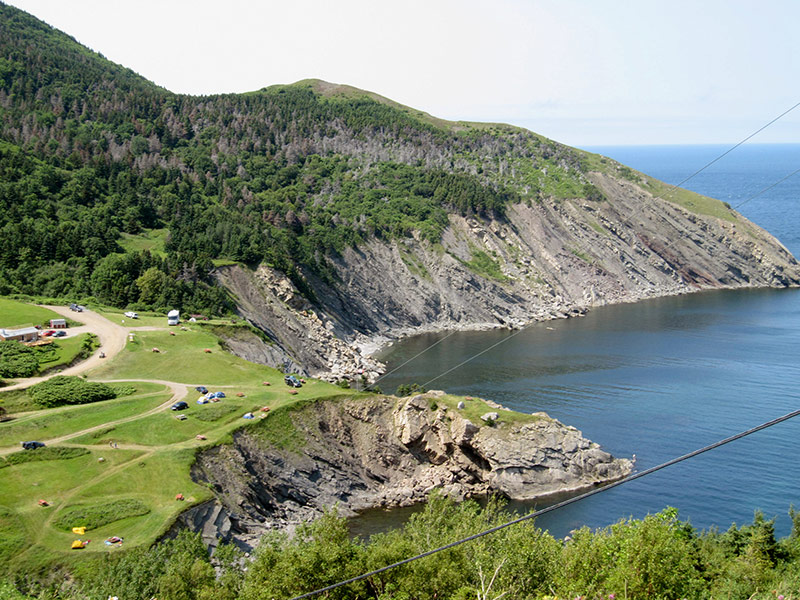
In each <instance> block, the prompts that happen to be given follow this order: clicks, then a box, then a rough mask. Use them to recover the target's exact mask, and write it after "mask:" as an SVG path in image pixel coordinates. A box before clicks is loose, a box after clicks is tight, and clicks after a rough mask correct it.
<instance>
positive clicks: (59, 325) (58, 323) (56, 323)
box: [50, 319, 67, 329]
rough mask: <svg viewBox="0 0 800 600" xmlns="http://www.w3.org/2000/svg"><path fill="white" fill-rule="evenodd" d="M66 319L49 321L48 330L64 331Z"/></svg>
mask: <svg viewBox="0 0 800 600" xmlns="http://www.w3.org/2000/svg"><path fill="white" fill-rule="evenodd" d="M66 328H67V320H66V319H50V329H66Z"/></svg>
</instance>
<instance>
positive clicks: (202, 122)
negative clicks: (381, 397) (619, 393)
mask: <svg viewBox="0 0 800 600" xmlns="http://www.w3.org/2000/svg"><path fill="white" fill-rule="evenodd" d="M0 26H2V28H3V31H4V35H3V36H2V38H0V56H2V57H3V58H2V59H0V174H1V175H2V183H0V294H9V293H28V294H43V295H49V296H62V297H63V296H70V297H76V298H77V297H83V298H86V297H94V298H95V299H96V300H97V301H99V302H102V303H106V304H110V305H113V306H119V307H123V306H124V307H130V308H131V309H133V310H146V309H161V310H163V309H167V308H172V307H176V306H177V307H180V308H181V309H182V310H183V311H184V312H190V313H191V312H207V313H214V314H219V313H225V312H231V311H235V312H238V313H239V314H240V315H242V316H244V317H245V318H247V319H248V320H249V321H250V322H251V323H253V324H254V325H256V326H257V327H259V328H261V329H262V330H263V331H265V332H266V333H267V336H268V337H270V339H271V340H272V342H273V346H274V347H273V348H271V349H269V350H267V349H265V348H261V349H257V348H251V349H250V350H248V349H247V348H246V345H242V344H238V345H237V347H238V348H239V349H240V350H239V351H241V352H243V353H245V354H250V355H253V356H260V357H261V359H260V360H263V361H265V362H270V363H271V364H273V365H276V366H285V365H292V368H297V369H301V370H305V371H306V372H308V373H310V374H314V375H318V376H324V377H327V378H333V379H337V378H346V379H350V380H352V379H358V378H359V376H360V375H361V374H363V372H365V371H366V372H369V373H375V372H378V371H379V370H380V367H379V365H376V364H375V363H374V361H371V360H370V359H368V357H366V356H365V353H366V349H367V348H374V346H375V345H376V344H380V343H383V342H385V341H387V340H391V339H394V338H396V337H398V336H401V335H408V334H412V333H414V332H419V331H429V330H438V329H452V328H483V327H497V326H500V327H509V326H510V327H520V326H523V325H524V324H526V323H528V322H531V321H535V320H539V319H544V318H553V317H557V316H564V315H570V314H580V313H581V312H582V311H584V310H587V309H589V308H591V307H593V306H598V305H602V304H606V303H610V302H628V301H634V300H637V299H641V298H647V297H653V296H658V295H664V294H677V293H685V292H688V291H693V290H696V289H708V288H716V287H754V286H795V285H798V284H800V268H798V265H797V263H796V261H795V260H794V258H793V257H792V256H791V255H790V254H789V253H788V252H787V251H786V249H785V248H783V246H781V245H780V243H779V242H777V240H775V239H774V238H772V237H771V236H769V235H768V234H767V233H766V232H764V231H763V230H761V229H760V228H758V227H757V226H756V225H754V224H752V223H750V222H749V221H747V220H746V219H744V218H743V217H742V216H741V215H739V214H738V213H736V212H735V211H733V210H732V209H731V208H730V206H727V205H725V204H724V203H722V202H719V201H717V200H713V199H709V198H705V197H703V196H700V195H698V194H694V193H692V192H688V191H686V190H681V189H672V188H670V187H669V186H667V185H666V184H664V183H662V182H659V181H657V180H655V179H653V178H651V177H649V176H647V175H644V174H642V173H638V172H636V171H634V170H632V169H630V168H628V167H626V166H624V165H621V164H619V163H617V162H616V161H613V160H611V159H608V158H606V157H602V156H599V155H595V154H591V153H589V152H585V151H582V150H577V149H574V148H569V147H568V146H565V145H563V144H559V143H558V142H555V141H552V140H548V139H547V138H544V137H542V136H540V135H538V134H535V133H533V132H529V131H527V130H524V129H521V128H517V127H513V126H508V125H502V124H475V123H468V122H464V121H458V122H452V121H444V120H442V119H438V118H436V117H434V116H431V115H427V114H426V113H424V112H422V111H418V110H416V109H413V108H410V107H405V106H403V105H401V104H399V103H396V102H394V101H392V100H390V99H387V98H384V97H382V96H380V95H378V94H374V93H372V92H368V91H363V90H358V89H357V88H354V87H352V86H346V85H340V84H330V83H327V82H323V81H321V80H303V81H300V82H297V83H295V84H290V85H276V86H270V87H266V88H262V89H261V90H256V91H253V92H248V93H246V94H214V95H207V96H187V95H181V94H174V93H172V92H169V91H168V90H165V89H163V88H160V87H158V86H156V85H155V84H153V83H151V82H149V81H147V80H146V79H145V78H143V77H141V76H139V75H136V74H135V73H133V72H132V71H130V70H129V69H125V68H124V67H122V66H119V65H115V64H114V63H112V62H110V61H107V60H106V59H104V58H102V57H101V56H100V55H98V54H97V53H94V52H92V51H90V50H88V49H87V48H85V47H83V46H81V45H80V44H78V43H77V42H76V41H75V40H74V39H72V38H70V37H69V36H67V35H66V34H62V33H61V32H58V31H57V30H55V29H53V28H50V27H49V26H46V25H44V24H42V23H41V22H40V21H38V20H36V19H34V18H33V17H30V16H29V15H26V14H25V13H23V12H22V11H19V10H17V9H14V8H11V7H8V6H6V5H0ZM153 230H158V231H162V230H163V231H164V232H165V233H164V234H163V248H162V249H160V250H159V251H158V252H151V251H149V250H147V249H133V248H134V247H135V246H136V243H135V241H136V239H137V236H143V237H146V234H147V233H148V232H151V231H153ZM123 234H124V235H123ZM131 240H133V241H134V242H133V243H132V242H131ZM226 265H228V266H226ZM232 265H238V266H232ZM270 306H272V307H273V308H270ZM275 307H280V309H279V310H278V309H277V308H275ZM311 313H313V314H314V315H315V316H314V317H311V316H310V315H311ZM334 339H335V340H337V341H336V342H334V341H333V340H334ZM254 343H255V344H258V343H259V342H254ZM362 350H363V351H362Z"/></svg>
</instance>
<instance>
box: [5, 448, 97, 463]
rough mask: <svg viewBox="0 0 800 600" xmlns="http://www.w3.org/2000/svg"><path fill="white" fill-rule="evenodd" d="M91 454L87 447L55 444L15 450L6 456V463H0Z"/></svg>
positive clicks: (57, 458) (61, 458) (26, 461)
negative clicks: (68, 446) (66, 446)
mask: <svg viewBox="0 0 800 600" xmlns="http://www.w3.org/2000/svg"><path fill="white" fill-rule="evenodd" d="M86 454H89V451H88V450H87V449H86V448H65V447H63V446H55V447H51V448H37V449H36V450H22V451H20V452H14V453H13V454H9V455H8V456H7V457H6V462H5V464H3V463H0V467H4V466H5V467H7V466H11V465H21V464H23V463H28V462H36V461H42V460H66V459H68V458H78V457H79V456H84V455H86Z"/></svg>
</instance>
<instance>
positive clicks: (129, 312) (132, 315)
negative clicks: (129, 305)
mask: <svg viewBox="0 0 800 600" xmlns="http://www.w3.org/2000/svg"><path fill="white" fill-rule="evenodd" d="M125 316H126V317H128V318H129V319H138V318H139V315H138V314H136V313H135V312H133V311H132V310H129V311H128V312H126V313H125Z"/></svg>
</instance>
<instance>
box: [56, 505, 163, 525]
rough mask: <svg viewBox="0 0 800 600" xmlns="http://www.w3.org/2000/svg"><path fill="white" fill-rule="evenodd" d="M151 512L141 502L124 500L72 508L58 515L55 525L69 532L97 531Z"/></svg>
mask: <svg viewBox="0 0 800 600" xmlns="http://www.w3.org/2000/svg"><path fill="white" fill-rule="evenodd" d="M149 512H150V509H149V508H148V507H147V505H146V504H144V503H143V502H142V501H141V500H136V499H134V498H124V499H121V500H114V501H112V502H106V503H104V504H82V505H75V506H70V507H69V508H66V509H64V510H63V511H62V512H61V514H60V515H58V518H56V520H55V523H54V525H55V526H56V527H58V528H59V529H63V530H65V531H69V530H71V529H72V528H73V527H86V528H87V529H97V528H98V527H102V526H103V525H107V524H108V523H113V522H114V521H119V520H120V519H127V518H128V517H139V516H141V515H146V514H147V513H149Z"/></svg>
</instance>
